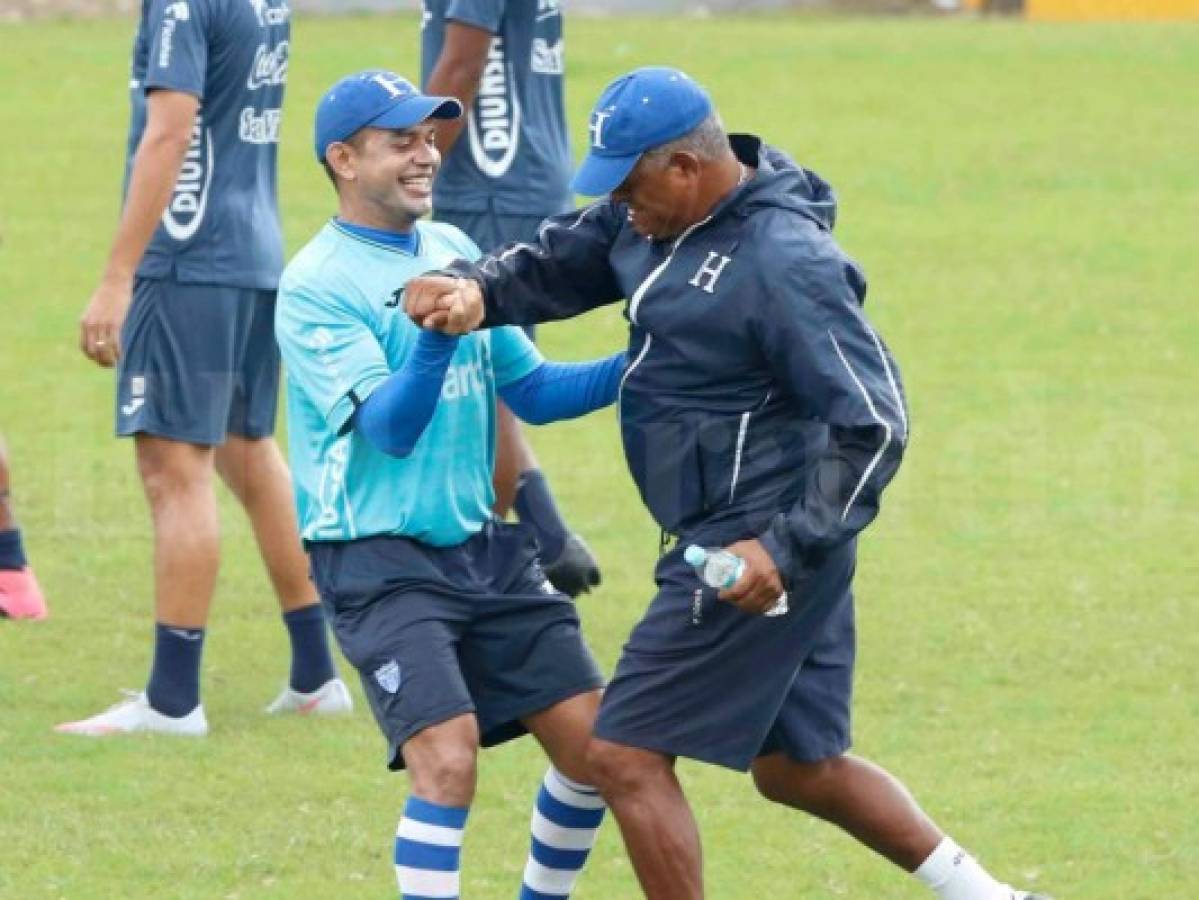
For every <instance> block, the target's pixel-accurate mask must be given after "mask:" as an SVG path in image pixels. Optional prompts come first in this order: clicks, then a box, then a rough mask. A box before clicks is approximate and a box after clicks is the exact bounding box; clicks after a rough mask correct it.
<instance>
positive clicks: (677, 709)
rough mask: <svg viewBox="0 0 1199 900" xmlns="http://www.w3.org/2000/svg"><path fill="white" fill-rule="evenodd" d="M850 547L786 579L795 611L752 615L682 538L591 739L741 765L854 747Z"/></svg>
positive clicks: (662, 565) (664, 562) (809, 758)
mask: <svg viewBox="0 0 1199 900" xmlns="http://www.w3.org/2000/svg"><path fill="white" fill-rule="evenodd" d="M854 553H855V550H854V545H853V542H851V543H850V544H849V545H847V546H845V547H843V548H841V549H839V550H837V551H835V552H834V553H832V554H830V556H829V557H828V559H827V560H826V561H825V562H824V564H823V565H821V566H820V567H819V568H817V569H816V570H814V571H812V572H810V573H808V574H806V575H805V576H803V577H802V578H801V579H799V580H798V581H797V582H795V583H792V584H790V586H789V587H790V590H789V597H788V600H789V606H790V611H789V612H788V613H787V614H786V615H783V616H777V617H768V616H752V615H749V614H747V613H743V612H741V611H740V610H739V609H737V608H736V607H734V606H732V605H731V604H729V603H725V602H724V601H722V600H718V599H717V598H716V593H717V592H716V591H715V590H713V589H712V588H709V587H707V586H705V585H703V584H702V583H701V582H700V580H699V578H698V577H697V576H696V574H695V570H694V569H692V567H691V566H689V565H687V563H686V562H684V561H683V558H682V549H681V547H677V548H675V549H674V550H672V551H671V552H670V553H668V554H666V555H665V556H664V557H662V559H661V560H660V561H659V563H658V567H657V570H656V571H655V578H656V580H657V583H658V594H657V596H655V597H654V600H653V602H652V603H651V604H650V606H649V609H648V610H647V611H646V614H645V617H644V618H643V619H642V620H641V621H640V622H639V623H638V624H637V626H636V627H635V628H634V629H633V633H632V635H631V636H630V637H629V641H628V643H627V644H625V647H624V651H623V652H622V654H621V657H620V661H619V662H618V663H617V666H616V673H615V674H614V675H613V676H612V682H611V683H610V684H609V685H608V689H607V691H606V692H605V694H604V700H603V703H602V704H601V706H600V713H599V719H598V721H597V722H596V725H595V734H596V736H597V737H600V738H603V739H604V740H607V741H612V742H614V743H618V744H625V745H627V746H631V747H640V748H643V749H646V750H655V751H658V752H660V753H665V754H667V755H670V756H683V757H688V758H690V759H697V760H700V761H702V762H708V763H714V764H716V765H721V766H727V767H728V768H731V769H737V770H738V771H745V770H746V769H748V768H749V766H750V764H751V763H752V762H753V760H754V759H755V758H756V757H758V756H762V755H765V754H768V753H779V752H781V753H784V754H786V755H787V756H788V757H790V758H791V759H794V760H797V761H800V762H815V761H818V760H821V759H828V758H830V757H834V756H839V755H841V754H842V753H844V752H845V751H846V750H848V749H849V745H850V715H849V712H850V702H851V697H852V691H853V663H854V652H855V646H856V640H855V632H854V608H853V595H852V593H851V592H850V582H851V580H852V577H853V569H854Z"/></svg>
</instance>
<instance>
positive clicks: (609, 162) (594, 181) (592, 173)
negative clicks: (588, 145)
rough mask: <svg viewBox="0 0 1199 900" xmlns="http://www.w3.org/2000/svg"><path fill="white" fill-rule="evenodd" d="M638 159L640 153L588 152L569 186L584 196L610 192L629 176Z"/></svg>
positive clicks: (596, 195) (597, 195)
mask: <svg viewBox="0 0 1199 900" xmlns="http://www.w3.org/2000/svg"><path fill="white" fill-rule="evenodd" d="M639 159H641V154H640V153H634V154H632V155H630V156H597V155H596V154H594V153H588V154H587V156H586V157H584V159H583V162H582V164H581V165H580V166H579V170H578V171H577V172H575V177H574V178H573V179H572V180H571V182H570V188H571V190H572V191H574V192H575V193H576V194H582V195H583V196H584V197H599V196H601V195H603V194H610V193H612V192H613V191H614V190H616V189H617V188H618V187H620V183H621V182H622V181H624V180H625V179H626V178H628V177H629V173H630V172H632V171H633V166H635V165H637V160H639Z"/></svg>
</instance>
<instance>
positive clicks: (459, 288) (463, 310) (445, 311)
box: [404, 274, 483, 334]
mask: <svg viewBox="0 0 1199 900" xmlns="http://www.w3.org/2000/svg"><path fill="white" fill-rule="evenodd" d="M404 312H406V313H407V314H408V317H409V318H410V319H412V321H413V322H414V323H415V324H416V325H418V326H420V327H421V328H432V329H435V330H437V331H442V332H445V333H446V334H467V333H468V332H471V331H474V330H475V329H476V328H478V327H479V325H480V324H481V323H482V321H483V292H482V291H481V290H480V288H479V285H478V284H477V283H476V282H474V281H472V280H471V279H469V278H454V277H452V276H449V275H437V274H431V275H421V276H420V277H418V278H413V279H412V280H411V281H409V282H408V284H407V285H406V286H405V288H404Z"/></svg>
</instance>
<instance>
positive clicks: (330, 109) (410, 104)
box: [316, 69, 462, 162]
mask: <svg viewBox="0 0 1199 900" xmlns="http://www.w3.org/2000/svg"><path fill="white" fill-rule="evenodd" d="M460 115H462V104H461V103H459V102H458V101H457V100H455V99H454V98H453V97H429V96H426V95H425V94H422V93H421V92H420V91H418V90H417V89H416V88H415V87H414V86H413V84H412V82H410V81H409V80H408V79H406V78H402V77H400V76H399V75H397V74H396V73H395V72H388V71H387V70H386V69H367V70H365V71H363V72H355V73H354V74H353V75H347V76H346V77H345V78H343V79H341V81H339V82H337V84H335V85H333V87H331V88H329V90H327V91H326V92H325V96H323V97H322V98H321V102H320V103H319V104H318V105H317V107H316V158H317V159H318V160H319V161H320V162H324V161H325V151H327V150H328V149H329V145H330V144H333V143H336V142H337V141H344V140H346V139H347V138H349V137H350V136H351V135H353V134H354V133H355V132H356V131H359V130H360V129H362V128H368V127H370V128H411V127H412V126H413V125H418V124H420V123H421V122H423V121H424V120H425V119H456V118H458V117H459V116H460Z"/></svg>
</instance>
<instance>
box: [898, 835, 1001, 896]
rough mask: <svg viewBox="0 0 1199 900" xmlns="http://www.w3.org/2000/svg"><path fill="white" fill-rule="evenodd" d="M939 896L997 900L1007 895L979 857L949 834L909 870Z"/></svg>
mask: <svg viewBox="0 0 1199 900" xmlns="http://www.w3.org/2000/svg"><path fill="white" fill-rule="evenodd" d="M912 874H913V875H915V876H916V877H917V878H918V879H920V881H922V882H923V883H924V884H926V885H928V887H930V888H932V890H933V891H934V892H935V893H936V895H937V896H938V897H940V898H941V900H999V898H1006V897H1008V896H1009V894H1008V893H1006V891H1007V890H1008V889H1007V886H1006V885H1003V884H1000V883H999V882H998V881H996V880H995V879H994V878H992V877H991V875H990V873H989V872H987V870H986V869H984V868H983V867H982V866H980V865H979V864H978V861H977V860H976V859H975V858H974V857H973V856H971V855H970V854H969V853H967V852H966V851H965V850H963V849H962V848H961V847H959V846H958V845H957V844H956V843H955V842H954V840H953V838H951V837H945V838H942V839H941V843H939V844H937V847H936V849H935V850H933V852H932V853H930V854H929V855H928V859H926V860H925V861H924V862H922V863H921V864H920V868H918V869H917V870H916V871H915V872H913V873H912Z"/></svg>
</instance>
